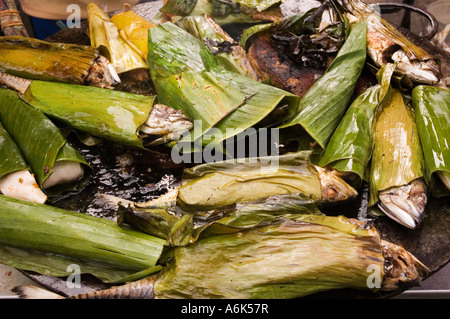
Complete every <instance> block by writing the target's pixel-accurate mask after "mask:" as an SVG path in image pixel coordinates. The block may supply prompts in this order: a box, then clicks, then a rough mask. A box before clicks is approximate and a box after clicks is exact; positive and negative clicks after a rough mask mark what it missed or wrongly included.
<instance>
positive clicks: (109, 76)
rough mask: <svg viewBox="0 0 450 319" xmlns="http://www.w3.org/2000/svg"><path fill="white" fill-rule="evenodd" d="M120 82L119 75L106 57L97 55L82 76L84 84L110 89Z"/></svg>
mask: <svg viewBox="0 0 450 319" xmlns="http://www.w3.org/2000/svg"><path fill="white" fill-rule="evenodd" d="M120 82H121V80H120V77H119V75H118V74H117V72H116V70H115V69H114V67H113V65H112V64H111V62H109V60H108V59H107V58H105V57H104V56H102V55H99V56H98V58H97V59H95V61H94V64H93V65H92V67H91V69H90V70H89V74H88V75H87V76H86V77H85V78H84V83H83V84H84V85H90V86H97V87H102V88H109V89H112V88H113V87H114V86H116V85H118V84H119V83H120Z"/></svg>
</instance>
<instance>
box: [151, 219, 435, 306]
mask: <svg viewBox="0 0 450 319" xmlns="http://www.w3.org/2000/svg"><path fill="white" fill-rule="evenodd" d="M394 246H395V245H392V244H389V243H386V242H384V241H382V240H381V239H380V236H379V234H378V232H377V231H376V229H374V228H373V227H371V226H368V225H364V224H361V223H360V222H358V221H356V220H352V219H347V218H345V217H343V216H340V217H331V216H323V215H301V214H299V215H296V216H295V217H292V218H280V219H279V220H278V221H276V222H273V223H270V224H269V225H263V226H260V227H253V228H249V229H247V230H241V231H239V232H235V233H229V234H221V235H215V236H208V237H204V238H202V239H200V240H198V241H197V242H195V243H193V244H191V245H187V246H184V247H175V248H174V249H173V250H171V251H170V252H169V254H168V256H165V257H166V258H167V265H166V267H165V268H164V269H163V270H162V272H160V273H159V274H158V276H157V277H156V280H155V284H154V293H155V298H161V299H166V298H193V299H201V298H214V299H219V298H227V299H230V298H232V299H233V298H237V299H249V298H269V299H281V298H296V297H302V296H306V295H309V294H313V293H316V292H320V291H326V290H331V289H339V288H354V289H364V290H367V289H371V290H372V291H377V290H380V289H383V290H393V289H398V287H399V286H401V284H408V283H413V284H416V283H417V282H419V281H420V280H421V277H423V276H426V275H427V274H428V273H429V270H428V269H427V267H426V266H424V265H423V264H422V263H421V262H420V261H419V260H417V259H416V258H415V257H414V256H412V255H411V254H410V253H408V252H407V251H405V250H404V249H403V248H401V247H399V246H395V247H394ZM163 260H164V259H163ZM400 273H401V274H402V275H400V276H398V274H400ZM404 274H408V275H407V276H404Z"/></svg>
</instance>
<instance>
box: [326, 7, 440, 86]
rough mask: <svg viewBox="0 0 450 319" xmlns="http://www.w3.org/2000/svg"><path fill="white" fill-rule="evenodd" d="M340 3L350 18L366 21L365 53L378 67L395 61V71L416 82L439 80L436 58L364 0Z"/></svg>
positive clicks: (424, 82)
mask: <svg viewBox="0 0 450 319" xmlns="http://www.w3.org/2000/svg"><path fill="white" fill-rule="evenodd" d="M333 2H337V1H334V0H333ZM342 3H343V8H344V9H345V10H346V11H347V15H348V16H349V19H350V20H351V21H354V20H357V21H366V22H367V25H368V29H367V53H368V55H369V56H370V57H371V59H372V60H373V62H374V63H375V64H376V65H377V66H378V67H381V66H383V65H385V64H386V63H392V62H394V63H397V71H398V73H400V74H401V75H404V76H406V77H408V78H409V79H410V80H411V81H413V82H415V83H422V84H429V85H433V84H437V83H438V82H439V81H440V79H441V78H442V74H441V70H440V67H439V64H438V63H439V61H438V60H437V59H436V58H435V57H434V56H433V55H432V54H430V53H428V52H427V51H426V50H424V49H423V48H421V47H419V46H417V45H415V44H414V43H412V42H411V41H410V40H409V39H408V38H407V37H406V36H405V35H403V34H402V33H401V32H400V31H399V30H398V29H397V28H396V27H394V26H393V25H392V24H390V23H389V22H387V21H386V20H384V19H383V18H381V16H380V14H379V13H378V12H376V11H375V10H374V9H373V8H372V7H371V6H370V5H369V4H367V3H365V2H364V1H361V0H344V1H342ZM337 6H340V5H339V4H337Z"/></svg>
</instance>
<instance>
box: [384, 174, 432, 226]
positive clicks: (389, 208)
mask: <svg viewBox="0 0 450 319" xmlns="http://www.w3.org/2000/svg"><path fill="white" fill-rule="evenodd" d="M427 192H428V190H427V186H426V184H425V182H424V181H423V180H422V179H420V178H419V179H416V180H414V181H412V182H411V183H409V184H408V185H404V186H400V187H393V188H390V189H387V190H384V191H381V192H380V193H379V195H378V197H379V199H380V201H379V202H378V207H379V208H380V209H381V211H383V212H384V213H385V214H386V215H387V216H389V217H390V218H392V219H393V220H395V221H397V222H398V223H400V224H401V225H404V226H406V227H408V228H410V229H415V228H417V227H418V226H419V225H420V224H421V222H422V220H423V218H424V214H425V206H426V204H427V201H428V195H427Z"/></svg>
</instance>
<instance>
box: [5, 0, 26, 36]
mask: <svg viewBox="0 0 450 319" xmlns="http://www.w3.org/2000/svg"><path fill="white" fill-rule="evenodd" d="M0 29H1V30H2V31H3V33H4V35H5V36H13V35H20V36H23V37H28V32H27V29H26V28H25V26H24V24H23V21H22V18H21V17H20V12H19V10H17V6H16V3H15V2H14V0H0Z"/></svg>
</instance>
